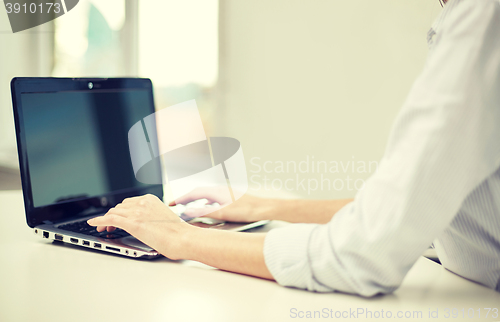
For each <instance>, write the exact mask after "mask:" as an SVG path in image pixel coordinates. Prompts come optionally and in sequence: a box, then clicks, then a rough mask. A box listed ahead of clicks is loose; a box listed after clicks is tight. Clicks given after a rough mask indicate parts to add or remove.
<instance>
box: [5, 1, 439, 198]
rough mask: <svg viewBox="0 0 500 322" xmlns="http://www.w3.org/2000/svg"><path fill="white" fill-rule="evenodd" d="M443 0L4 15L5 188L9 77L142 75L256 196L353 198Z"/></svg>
mask: <svg viewBox="0 0 500 322" xmlns="http://www.w3.org/2000/svg"><path fill="white" fill-rule="evenodd" d="M440 10H441V7H440V5H439V2H438V1H437V0H356V1H353V0H308V1H304V0H271V1H269V0H253V1H245V0H183V1H178V0H176V1H174V0H105V1H103V0H80V2H79V4H78V5H77V6H76V7H75V8H74V9H73V10H71V11H70V12H68V13H67V14H65V15H63V16H61V17H59V18H58V19H56V20H54V21H51V22H49V23H46V24H44V25H41V26H39V27H36V28H33V29H29V30H26V31H22V32H19V33H15V34H13V33H12V31H11V30H10V25H9V21H8V17H7V14H6V12H5V11H3V10H0V189H20V181H19V174H18V170H17V167H18V161H17V147H16V142H15V131H14V122H13V115H12V104H11V95H10V80H11V79H12V78H13V77H21V76H44V77H48V76H54V77H120V76H131V77H136V76H139V77H147V78H151V79H152V81H153V84H154V87H155V89H154V91H155V100H156V108H157V109H162V108H165V107H167V106H170V105H173V104H176V103H179V102H183V101H186V100H190V99H196V101H197V103H198V108H199V110H200V113H201V115H202V120H203V123H204V127H205V131H206V134H207V135H209V136H230V137H234V138H236V139H238V140H239V141H240V142H241V144H242V147H243V153H244V155H245V159H246V165H247V170H248V178H249V182H250V192H252V190H254V191H256V190H260V191H261V192H262V191H264V192H265V191H266V190H268V191H272V190H288V191H290V192H292V193H294V194H296V195H298V196H301V197H303V198H328V199H330V198H346V197H352V196H354V195H355V193H356V191H357V190H358V189H361V188H362V184H363V182H364V181H365V180H366V179H367V178H368V177H369V176H370V175H371V174H373V173H374V172H375V171H376V167H377V164H378V161H379V160H380V158H381V157H382V155H383V152H384V148H385V143H386V140H387V137H388V135H389V132H390V129H391V124H392V122H393V120H394V118H395V116H396V114H397V112H398V110H399V109H400V108H401V105H402V104H403V102H404V100H405V97H406V95H407V93H408V91H409V89H410V87H411V85H412V82H413V80H414V79H415V78H416V77H417V76H418V73H419V72H420V70H421V69H422V67H423V65H424V62H425V57H426V53H427V43H426V35H427V31H428V30H429V28H430V26H431V24H432V21H433V20H434V19H435V18H436V16H437V15H438V14H439V11H440Z"/></svg>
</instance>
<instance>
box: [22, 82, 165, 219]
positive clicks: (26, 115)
mask: <svg viewBox="0 0 500 322" xmlns="http://www.w3.org/2000/svg"><path fill="white" fill-rule="evenodd" d="M67 81H68V82H71V80H69V79H68V80H67ZM18 82H19V83H20V84H21V85H18V87H22V85H23V82H22V79H21V80H18ZM47 82H49V83H50V82H51V80H48V81H47ZM115 82H116V81H115ZM42 83H44V82H42ZM108 83H112V80H109V81H108ZM106 84H107V83H106V82H104V81H103V82H102V87H104V88H101V89H92V90H89V89H86V90H85V89H80V90H72V88H71V86H70V88H69V90H65V89H63V90H60V91H59V90H55V91H51V90H43V89H42V90H43V91H39V92H38V91H36V90H33V91H31V90H30V91H22V90H19V91H18V93H16V95H17V102H15V104H14V105H15V106H14V109H15V112H17V113H16V128H18V132H20V133H21V134H19V133H18V148H19V151H20V161H21V163H20V165H21V174H22V177H23V192H24V196H25V206H26V214H27V219H28V224H30V226H32V224H33V225H34V224H39V223H41V222H45V221H46V220H49V221H52V220H56V221H57V220H63V219H65V218H69V217H71V216H75V215H82V214H87V213H89V211H91V210H96V209H106V208H109V207H112V206H114V205H116V204H117V203H118V202H121V201H122V200H123V198H125V197H128V196H134V195H140V194H144V193H154V194H156V195H159V194H161V193H162V189H161V188H158V187H159V186H158V185H147V184H144V183H141V182H139V181H138V180H136V178H135V176H134V171H133V168H132V162H131V157H130V150H129V146H128V131H129V130H130V128H131V127H132V126H133V125H134V124H135V123H137V122H138V121H140V120H142V119H143V118H144V117H146V116H148V115H150V114H151V113H153V112H154V104H153V96H152V91H151V85H150V84H151V83H150V82H149V81H148V82H147V83H146V84H149V86H142V88H141V86H135V87H137V88H121V87H122V86H121V85H120V86H106ZM120 84H121V83H120ZM32 87H33V86H32ZM49 87H50V86H49ZM56 87H57V86H56ZM106 87H108V88H106ZM110 87H111V88H110ZM116 87H118V88H116ZM35 88H36V86H35ZM19 129H20V131H19ZM158 176H161V170H160V169H158ZM160 187H161V186H160ZM152 188H154V189H152ZM159 197H161V196H159Z"/></svg>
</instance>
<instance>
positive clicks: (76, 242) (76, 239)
mask: <svg viewBox="0 0 500 322" xmlns="http://www.w3.org/2000/svg"><path fill="white" fill-rule="evenodd" d="M69 240H71V242H72V243H74V244H78V238H70V239H69Z"/></svg>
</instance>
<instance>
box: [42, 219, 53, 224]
mask: <svg viewBox="0 0 500 322" xmlns="http://www.w3.org/2000/svg"><path fill="white" fill-rule="evenodd" d="M43 223H44V224H46V225H52V224H54V223H53V222H52V221H50V220H44V221H43Z"/></svg>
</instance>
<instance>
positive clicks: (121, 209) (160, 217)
mask: <svg viewBox="0 0 500 322" xmlns="http://www.w3.org/2000/svg"><path fill="white" fill-rule="evenodd" d="M88 224H89V225H91V226H97V230H98V231H104V230H105V229H108V231H113V230H114V227H118V228H121V229H123V230H125V231H127V232H128V233H129V234H131V235H133V236H134V237H136V238H137V239H139V240H140V241H142V242H143V243H145V244H146V245H148V246H150V247H152V248H153V249H155V250H156V251H158V252H160V253H161V254H163V255H164V256H166V257H168V258H170V259H181V258H182V257H183V256H182V255H181V250H182V245H181V243H182V241H183V238H184V236H186V232H187V231H189V230H190V229H193V227H192V226H191V225H189V224H187V223H186V222H184V221H183V220H182V219H180V218H179V217H178V216H177V215H176V214H174V213H173V212H172V211H171V210H170V209H169V208H168V207H167V206H166V205H165V204H164V203H163V202H162V201H161V200H160V199H158V197H156V196H154V195H145V196H140V197H133V198H127V199H125V200H124V201H123V202H122V203H120V204H118V205H117V206H116V207H114V208H111V209H110V210H109V211H108V212H107V213H106V214H105V215H104V216H101V217H95V218H92V219H90V220H89V221H88Z"/></svg>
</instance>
